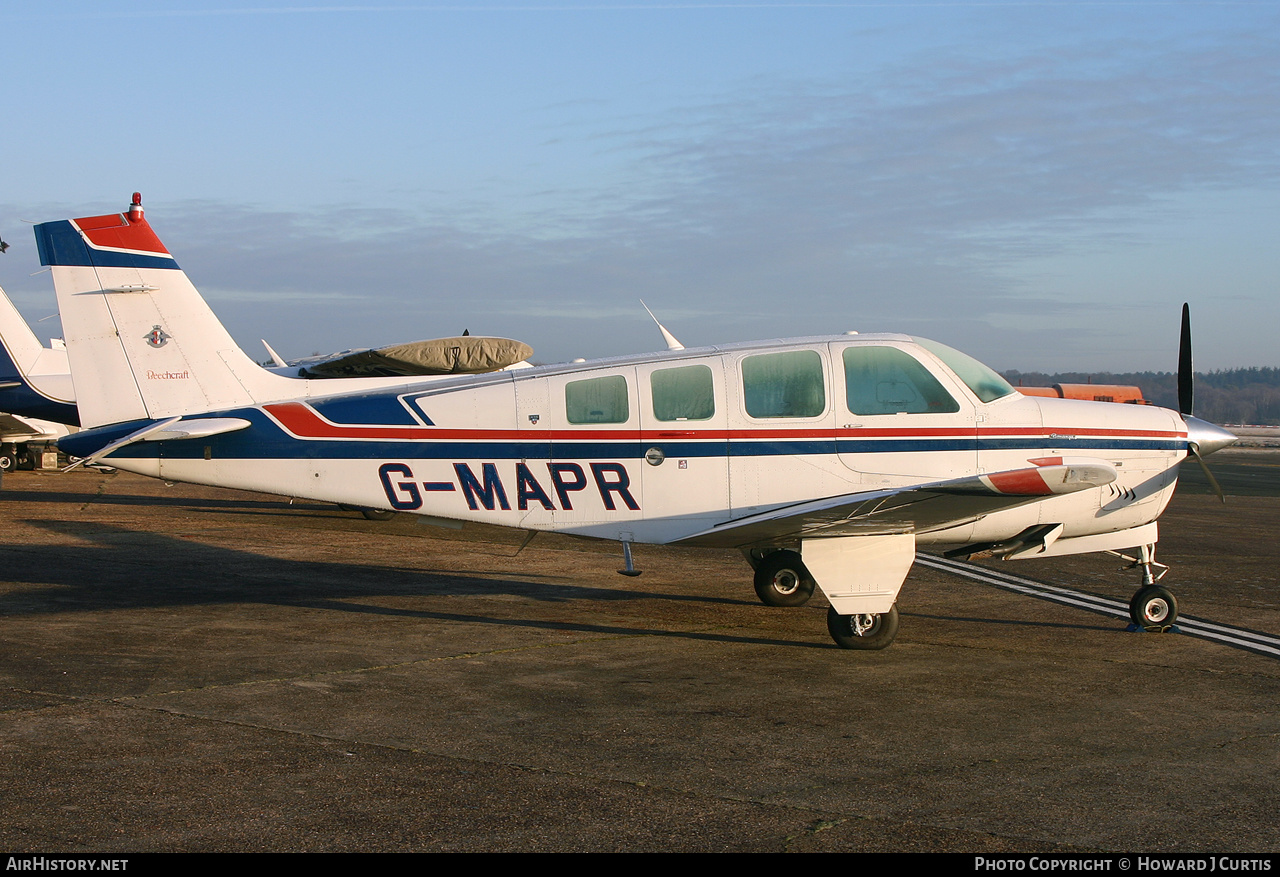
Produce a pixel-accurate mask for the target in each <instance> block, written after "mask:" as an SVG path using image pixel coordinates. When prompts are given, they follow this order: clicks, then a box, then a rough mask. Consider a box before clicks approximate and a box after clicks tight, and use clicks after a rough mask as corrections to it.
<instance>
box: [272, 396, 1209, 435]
mask: <svg viewBox="0 0 1280 877" xmlns="http://www.w3.org/2000/svg"><path fill="white" fill-rule="evenodd" d="M263 409H264V410H265V411H266V412H267V413H268V414H269V415H271V417H272V418H274V419H275V421H276V422H277V423H279V424H280V425H281V426H282V427H284V428H285V429H286V430H288V431H289V432H290V433H292V434H293V435H295V436H297V437H298V438H307V439H354V440H366V441H440V440H449V439H452V440H458V439H463V440H466V439H474V440H490V441H492V440H525V441H538V440H543V441H547V440H551V439H553V438H554V439H557V440H559V441H662V440H671V439H680V440H683V441H747V440H752V439H759V440H768V439H779V440H801V439H833V438H896V439H903V438H951V437H957V436H959V437H967V436H973V435H974V430H973V428H972V427H968V428H964V427H943V428H936V427H935V428H929V427H919V428H905V429H904V428H897V429H776V428H775V429H683V430H673V429H646V430H638V429H555V430H552V429H450V428H447V427H439V426H425V425H424V426H416V425H404V426H397V425H390V424H388V425H356V424H342V423H333V422H332V421H329V420H326V419H324V418H323V417H321V416H320V415H319V414H318V413H317V412H316V411H315V409H314V408H312V407H311V406H310V405H307V404H305V403H303V402H278V403H274V404H271V405H265V406H263ZM981 433H982V435H988V436H991V435H1008V436H1019V437H1035V438H1042V439H1045V440H1046V443H1047V444H1052V438H1053V437H1058V436H1061V435H1062V434H1061V433H1056V432H1049V431H1047V430H1045V429H1036V428H1030V429H990V430H982V431H981ZM1092 436H1118V437H1123V438H1132V439H1151V438H1185V437H1186V433H1184V432H1171V431H1167V430H1122V429H1098V430H1080V431H1079V432H1077V433H1075V434H1074V435H1073V436H1072V437H1073V438H1089V437H1092Z"/></svg>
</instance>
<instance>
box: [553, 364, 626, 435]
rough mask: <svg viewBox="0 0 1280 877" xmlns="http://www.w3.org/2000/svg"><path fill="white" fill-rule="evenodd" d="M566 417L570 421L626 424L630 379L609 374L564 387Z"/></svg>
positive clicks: (572, 382) (571, 383) (570, 383)
mask: <svg viewBox="0 0 1280 877" xmlns="http://www.w3.org/2000/svg"><path fill="white" fill-rule="evenodd" d="M564 407H565V416H566V418H567V419H568V421H569V422H570V423H626V422H627V417H628V416H630V408H629V406H628V404H627V379H626V378H624V377H623V376H622V375H609V376H608V377H603V378H591V379H589V380H585V381H570V382H569V383H567V384H565V386H564Z"/></svg>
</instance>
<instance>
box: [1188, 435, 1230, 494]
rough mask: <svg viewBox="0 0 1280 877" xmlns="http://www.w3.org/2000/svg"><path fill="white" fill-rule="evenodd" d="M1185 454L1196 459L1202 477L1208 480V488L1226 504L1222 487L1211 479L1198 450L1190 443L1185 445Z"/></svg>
mask: <svg viewBox="0 0 1280 877" xmlns="http://www.w3.org/2000/svg"><path fill="white" fill-rule="evenodd" d="M1187 453H1188V454H1190V455H1191V456H1193V457H1195V458H1196V462H1197V463H1199V464H1200V468H1201V469H1203V470H1204V477H1205V478H1207V479H1209V486H1210V487H1212V488H1213V492H1214V493H1216V494H1217V495H1218V499H1220V500H1222V504H1223V505H1226V504H1227V496H1226V494H1224V493H1223V492H1222V485H1221V484H1219V483H1218V479H1217V478H1214V477H1213V473H1212V472H1210V471H1209V464H1208V463H1206V462H1205V461H1204V457H1202V456H1200V448H1199V446H1198V445H1196V444H1194V443H1192V444H1188V445H1187Z"/></svg>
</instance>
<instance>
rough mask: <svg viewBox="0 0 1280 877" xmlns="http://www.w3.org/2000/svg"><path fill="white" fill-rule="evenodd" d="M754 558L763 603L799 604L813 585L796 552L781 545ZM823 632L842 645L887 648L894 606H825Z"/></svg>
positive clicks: (895, 616)
mask: <svg viewBox="0 0 1280 877" xmlns="http://www.w3.org/2000/svg"><path fill="white" fill-rule="evenodd" d="M753 559H755V568H756V571H755V587H756V596H758V597H759V598H760V602H761V603H764V604H765V605H766V606H803V605H804V604H805V603H807V602H809V598H810V597H811V596H813V589H814V587H815V586H816V585H815V582H814V580H813V576H811V575H810V574H809V570H808V569H806V568H805V565H804V561H803V560H802V559H801V557H800V554H799V552H797V551H792V550H790V549H788V548H783V549H780V550H778V551H773V552H770V553H769V554H766V555H765V556H764V557H762V558H758V559H757V558H753ZM827 632H828V633H830V634H831V639H832V640H834V641H835V644H836V645H838V646H839V647H840V648H842V649H859V650H864V651H869V650H876V649H884V648H888V647H889V645H890V644H891V643H892V642H893V640H894V638H895V637H896V636H897V635H898V607H897V606H894V607H892V608H891V609H890V610H889V611H888V612H882V613H877V614H874V615H873V614H866V613H864V614H861V615H841V614H840V613H838V612H836V610H835V609H834V608H830V607H829V608H828V609H827Z"/></svg>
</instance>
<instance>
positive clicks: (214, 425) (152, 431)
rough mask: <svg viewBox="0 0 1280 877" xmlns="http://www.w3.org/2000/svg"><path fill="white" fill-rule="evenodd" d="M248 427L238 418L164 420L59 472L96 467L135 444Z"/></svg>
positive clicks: (173, 439)
mask: <svg viewBox="0 0 1280 877" xmlns="http://www.w3.org/2000/svg"><path fill="white" fill-rule="evenodd" d="M250 425H251V424H250V423H249V421H247V420H244V419H243V418H240V417H197V418H193V419H191V420H183V419H182V418H181V417H170V418H168V419H166V420H159V421H156V422H155V423H149V424H147V425H146V426H144V427H143V428H142V429H139V430H137V431H135V432H131V433H129V434H128V435H126V436H124V437H123V438H119V439H116V440H115V441H113V442H111V443H110V444H108V445H106V446H105V447H103V448H100V449H99V450H97V451H94V452H93V453H92V454H90V455H89V456H87V457H84V458H83V459H80V460H77V461H76V462H74V463H72V464H71V465H70V466H68V467H67V468H65V469H63V470H62V471H63V472H70V471H71V470H72V469H74V468H76V467H77V466H87V465H89V464H90V463H96V462H98V460H101V459H102V458H103V457H106V456H108V455H109V454H111V453H112V452H114V451H118V450H120V449H121V448H123V447H124V446H125V445H131V444H134V443H135V442H165V441H180V440H182V439H193V438H209V437H210V436H215V435H222V434H223V433H226V432H235V431H237V430H241V429H245V428H247V427H248V426H250ZM86 435H88V431H86V432H83V433H81V434H80V436H79V438H84V437H85V436H86Z"/></svg>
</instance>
